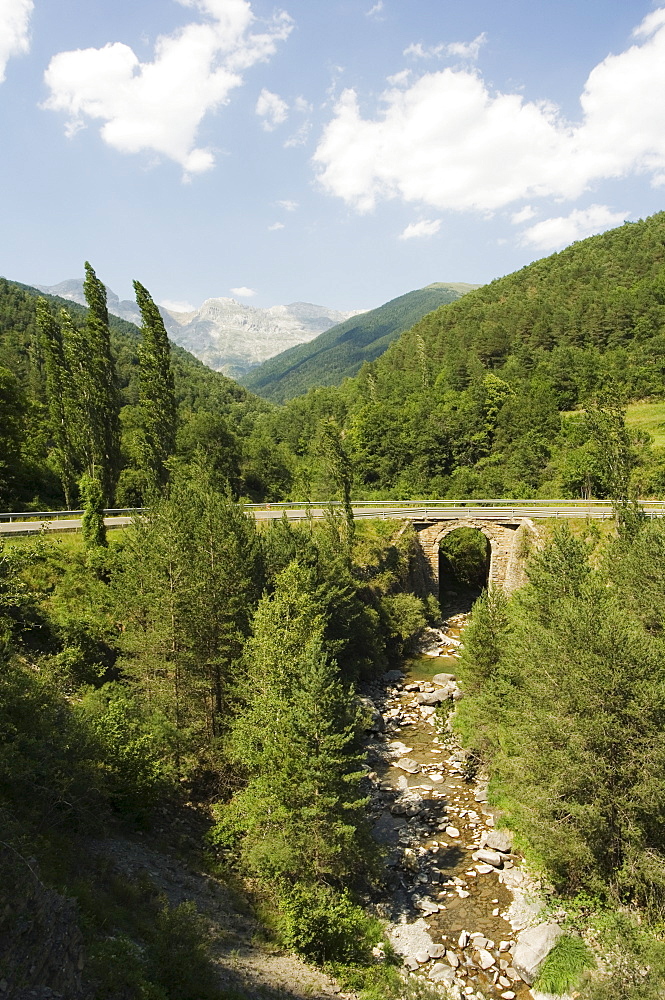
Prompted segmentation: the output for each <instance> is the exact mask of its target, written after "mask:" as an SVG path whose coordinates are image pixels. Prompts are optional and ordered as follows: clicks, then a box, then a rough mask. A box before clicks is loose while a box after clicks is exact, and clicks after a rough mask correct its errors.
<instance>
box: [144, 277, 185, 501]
mask: <svg viewBox="0 0 665 1000" xmlns="http://www.w3.org/2000/svg"><path fill="white" fill-rule="evenodd" d="M134 291H135V292H136V301H137V303H138V306H139V309H140V310H141V318H142V320H143V326H142V328H141V333H142V337H143V340H142V343H141V349H140V351H139V360H140V378H139V408H140V411H141V424H142V432H143V438H142V446H143V447H142V451H143V459H144V464H145V468H146V471H147V473H148V476H149V481H151V483H152V484H153V485H154V486H163V485H164V483H165V482H166V479H167V465H166V463H167V461H168V459H169V458H170V457H171V455H173V453H174V451H175V443H176V400H175V380H174V377H173V367H172V365H171V352H170V348H169V340H168V337H167V335H166V330H165V328H164V321H163V319H162V317H161V314H160V312H159V310H158V308H157V306H156V305H155V303H154V302H153V300H152V298H151V296H150V293H149V292H148V290H147V289H146V288H144V287H143V285H142V284H140V282H138V281H135V282H134Z"/></svg>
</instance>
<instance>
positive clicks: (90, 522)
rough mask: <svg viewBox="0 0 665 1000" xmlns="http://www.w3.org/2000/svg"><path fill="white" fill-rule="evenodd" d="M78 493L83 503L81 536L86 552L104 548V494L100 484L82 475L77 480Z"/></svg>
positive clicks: (96, 480) (105, 543) (105, 542)
mask: <svg viewBox="0 0 665 1000" xmlns="http://www.w3.org/2000/svg"><path fill="white" fill-rule="evenodd" d="M79 491H80V494H81V500H82V502H83V517H82V518H81V535H82V537H83V545H84V547H85V549H86V550H87V551H91V550H94V549H99V548H106V545H107V541H106V527H105V526H104V494H103V492H102V484H101V483H100V481H99V480H98V479H93V478H92V476H89V475H87V474H86V475H83V476H81V479H80V480H79Z"/></svg>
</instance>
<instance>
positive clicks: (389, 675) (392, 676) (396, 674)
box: [381, 670, 404, 684]
mask: <svg viewBox="0 0 665 1000" xmlns="http://www.w3.org/2000/svg"><path fill="white" fill-rule="evenodd" d="M381 680H382V681H385V682H386V684H394V683H395V682H396V681H401V680H404V674H403V673H402V671H401V670H386V672H385V674H383V675H382V677H381Z"/></svg>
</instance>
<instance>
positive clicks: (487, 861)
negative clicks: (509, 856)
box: [471, 851, 503, 868]
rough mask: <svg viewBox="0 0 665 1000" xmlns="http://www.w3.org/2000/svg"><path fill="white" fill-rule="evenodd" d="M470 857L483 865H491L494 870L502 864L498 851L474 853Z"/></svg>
mask: <svg viewBox="0 0 665 1000" xmlns="http://www.w3.org/2000/svg"><path fill="white" fill-rule="evenodd" d="M471 857H472V858H473V860H474V861H480V862H481V863H482V864H484V865H493V866H494V867H495V868H500V867H501V864H502V863H503V858H502V857H501V855H500V854H499V853H498V851H474V852H473V854H472V855H471Z"/></svg>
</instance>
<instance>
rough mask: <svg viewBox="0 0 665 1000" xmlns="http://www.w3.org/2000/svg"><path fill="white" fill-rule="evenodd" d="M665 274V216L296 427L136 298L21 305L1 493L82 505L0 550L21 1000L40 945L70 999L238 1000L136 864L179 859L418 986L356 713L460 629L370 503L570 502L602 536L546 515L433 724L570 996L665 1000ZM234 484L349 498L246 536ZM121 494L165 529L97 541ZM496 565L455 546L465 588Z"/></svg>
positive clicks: (9, 292) (484, 618)
mask: <svg viewBox="0 0 665 1000" xmlns="http://www.w3.org/2000/svg"><path fill="white" fill-rule="evenodd" d="M664 258H665V215H659V216H655V217H654V218H652V219H649V220H647V221H646V222H642V223H636V224H631V225H626V226H624V227H622V228H621V229H619V230H616V231H614V232H612V233H607V234H605V235H604V236H600V237H594V238H593V239H591V240H587V241H585V242H584V243H581V244H576V245H573V246H572V247H570V248H568V250H566V251H563V252H562V253H560V254H557V255H554V256H553V257H551V258H548V259H547V260H545V261H541V262H538V263H537V264H534V265H531V266H530V267H528V268H525V269H524V270H523V271H521V272H519V273H518V274H516V275H511V276H509V277H508V278H504V279H501V280H500V281H497V282H494V283H493V284H491V285H489V286H487V287H485V288H482V289H478V290H477V291H475V292H472V293H470V294H469V295H468V296H465V297H464V299H462V300H460V301H459V302H455V303H453V304H451V305H447V306H444V307H443V308H442V309H440V310H438V311H436V312H435V313H433V314H431V315H430V316H428V317H426V318H425V319H423V320H421V321H420V322H419V323H418V324H417V325H416V327H414V328H413V329H412V330H410V331H408V332H407V333H405V334H404V335H403V336H402V337H401V338H400V339H399V340H398V341H396V342H395V343H394V344H393V345H392V346H391V347H390V348H389V350H388V351H387V352H386V353H385V354H384V355H382V356H381V357H380V358H378V359H376V360H375V361H373V362H372V363H371V364H369V365H366V366H365V367H364V368H363V369H362V370H361V372H360V373H359V374H358V375H357V376H356V377H355V378H354V379H349V380H348V381H346V382H345V383H344V384H343V385H341V386H340V387H339V388H330V387H328V388H321V389H316V390H313V391H311V392H310V393H309V394H308V395H306V396H303V397H300V398H298V399H295V400H292V401H291V402H289V403H288V404H286V405H285V406H283V407H276V406H273V405H271V404H269V403H267V402H264V401H260V400H258V399H256V398H255V397H252V396H251V395H250V394H249V393H248V392H247V391H246V390H244V389H242V388H240V387H238V386H236V385H235V384H234V383H232V382H230V381H229V380H228V379H225V378H224V377H223V376H219V375H217V374H215V373H213V372H208V371H207V370H206V369H205V368H204V367H203V366H202V365H199V364H198V363H197V362H195V361H194V360H193V359H191V358H190V357H189V356H188V355H187V354H186V353H185V352H179V351H177V350H175V349H172V348H171V347H170V346H169V343H168V340H167V338H166V333H165V330H164V327H163V323H162V321H161V318H160V316H159V313H158V310H157V309H156V308H155V306H154V303H153V301H152V299H151V297H150V294H149V292H148V291H147V289H145V288H144V287H143V286H142V285H141V284H140V283H138V282H135V291H136V295H137V302H138V304H139V308H140V310H141V314H142V319H143V323H142V329H141V331H140V333H139V331H137V330H136V329H135V328H133V327H131V326H130V325H129V324H123V323H122V322H121V321H115V320H114V319H113V318H110V317H109V316H108V313H107V311H106V302H105V294H104V288H103V285H102V283H101V282H100V281H99V279H98V278H97V276H96V274H95V272H94V270H93V268H92V267H91V266H90V265H89V264H86V286H85V287H86V299H87V301H88V309H87V310H83V309H78V308H76V307H72V306H71V305H70V304H64V305H63V303H61V302H59V301H54V300H50V299H48V298H44V297H41V298H40V297H39V296H38V295H37V294H36V293H33V291H32V290H30V289H25V288H22V287H20V286H17V285H16V284H12V283H11V282H3V283H2V284H1V285H0V293H1V294H0V302H1V303H2V309H1V310H0V316H1V317H2V318H1V320H0V322H1V324H2V337H1V338H0V349H1V355H0V366H1V367H0V390H1V392H0V406H1V407H2V431H1V433H2V442H1V447H2V453H1V460H2V465H1V466H0V475H1V477H2V479H1V483H0V486H1V488H2V491H3V493H2V502H3V505H8V504H21V505H23V506H24V507H25V508H26V509H29V508H30V507H32V509H39V507H40V505H41V506H47V505H53V506H56V507H57V506H60V505H61V504H63V503H65V502H69V504H70V505H71V506H72V507H73V506H76V505H77V504H79V503H80V504H82V505H83V507H84V510H85V516H84V518H83V525H82V530H81V532H80V533H76V534H67V535H64V536H61V537H60V538H59V539H57V540H54V538H53V537H49V536H43V537H37V538H35V539H21V538H18V539H13V540H12V541H6V542H4V543H2V544H1V545H0V826H1V828H2V837H1V840H0V875H1V880H2V885H3V888H4V892H5V896H6V904H5V905H4V906H3V908H2V909H0V991H1V992H2V993H3V994H5V995H8V996H15V997H17V998H20V1000H24V998H28V997H29V996H30V992H29V990H30V988H31V987H32V986H34V985H35V983H38V984H42V983H43V981H44V980H41V981H38V980H36V979H35V976H37V975H40V974H41V971H42V967H41V966H39V967H38V963H37V964H36V959H35V956H36V955H40V956H42V955H45V954H46V955H47V957H48V955H49V954H50V955H57V956H58V960H57V962H55V965H53V964H52V965H51V966H48V968H47V963H46V959H44V962H45V963H46V964H44V965H43V975H44V977H46V978H48V986H49V989H52V990H54V991H55V995H56V996H58V995H59V996H67V997H69V998H75V1000H79V998H80V1000H92V998H95V1000H97V998H99V1000H134V998H137V1000H205V998H209V1000H215V998H224V1000H238V998H239V997H240V998H242V997H243V996H244V995H245V994H243V993H242V992H240V993H239V992H238V991H235V992H234V991H233V990H226V989H225V988H223V987H220V985H219V981H218V980H217V979H216V974H215V967H214V963H213V962H212V955H213V951H214V942H213V941H212V940H211V936H210V928H209V926H208V923H207V919H206V918H205V917H204V916H203V915H202V913H201V912H200V910H199V908H198V907H197V905H195V903H194V901H193V900H190V901H189V902H178V900H177V899H175V898H173V897H170V896H169V895H168V893H167V892H165V891H164V889H163V883H160V881H159V878H158V877H156V875H155V872H154V871H152V869H151V866H150V864H146V863H144V862H141V863H137V864H135V865H134V867H133V868H131V874H130V875H128V874H127V868H124V869H123V867H122V865H121V864H120V861H119V860H118V859H119V858H120V860H122V858H123V855H122V852H123V851H124V852H125V855H126V854H127V852H130V853H131V852H134V853H133V854H132V857H135V856H139V854H140V850H143V852H144V853H143V854H141V855H140V856H141V857H142V858H145V857H150V855H149V853H146V852H149V849H155V846H156V845H157V846H158V847H159V849H160V850H162V851H167V852H171V853H172V854H173V855H174V856H175V855H177V856H178V857H180V858H181V859H186V860H187V861H188V863H195V864H196V865H197V866H199V868H204V869H205V870H206V871H207V872H208V873H209V875H210V878H211V880H212V879H213V878H214V879H216V880H217V881H216V882H215V884H216V885H217V884H222V883H223V884H224V885H226V886H229V887H231V889H232V890H233V891H235V892H236V893H237V894H238V896H239V897H242V899H243V900H244V901H245V902H244V904H243V905H249V904H248V903H247V900H250V901H251V905H252V906H253V909H254V912H255V913H256V914H258V915H259V923H260V926H261V928H262V933H264V934H265V935H267V937H269V939H270V941H271V945H272V947H281V948H289V949H293V950H295V951H297V952H299V953H300V954H301V955H303V956H305V957H306V958H307V959H309V960H310V961H314V962H318V963H327V967H328V968H329V969H332V970H333V971H335V973H336V975H338V977H340V981H341V982H343V983H344V984H346V985H348V987H349V988H353V989H354V990H355V991H356V993H357V994H358V995H359V996H361V997H362V998H363V1000H391V998H397V997H405V996H410V997H413V998H414V1000H415V997H420V998H424V997H427V992H426V988H425V987H423V988H422V989H421V987H420V986H419V985H418V984H417V983H416V985H415V986H414V985H413V984H412V985H411V986H409V984H408V982H405V980H404V979H403V978H402V976H401V975H400V972H399V965H400V962H399V960H397V959H396V958H395V956H394V955H393V954H392V953H391V951H390V948H386V950H385V951H384V950H383V949H382V948H381V949H379V950H378V953H377V942H378V941H380V940H382V935H383V928H382V925H381V923H380V921H378V920H377V918H376V915H375V912H372V911H371V910H370V909H369V908H368V903H369V902H370V901H371V900H373V899H374V898H376V896H377V893H380V887H381V886H382V885H383V884H384V879H385V877H386V875H385V861H386V858H385V854H384V853H382V851H381V849H380V848H379V846H378V845H377V844H376V843H375V842H374V840H373V839H372V838H371V837H370V835H369V824H368V798H367V795H368V786H367V782H364V781H363V776H364V774H366V772H367V771H368V767H367V765H365V764H364V760H363V740H364V739H365V738H366V737H365V736H364V732H365V730H366V729H367V728H368V726H369V723H370V722H371V720H370V719H369V717H368V708H367V706H366V704H364V703H363V702H362V700H361V699H360V698H359V697H358V695H359V693H360V692H361V691H362V690H363V685H364V684H366V683H368V682H370V681H376V680H377V679H378V678H379V677H380V676H381V675H382V674H383V672H384V671H386V669H388V668H391V667H395V666H397V665H403V664H404V661H405V657H406V656H407V655H408V654H409V652H410V650H411V649H412V648H413V645H414V643H415V642H416V641H417V639H418V637H419V635H421V633H422V632H423V630H424V628H425V627H426V626H427V625H436V624H438V623H440V620H441V614H442V612H441V608H440V607H439V605H438V602H437V601H436V600H435V599H434V597H433V596H432V595H431V594H430V593H429V591H428V586H427V580H426V576H425V575H424V573H423V569H422V565H421V563H420V561H419V558H420V557H419V551H418V546H417V542H416V538H415V535H414V533H413V532H412V530H411V529H410V528H409V527H408V526H405V525H400V524H399V523H392V522H390V521H388V522H378V521H377V522H366V523H356V522H355V521H354V518H353V510H352V505H351V500H352V499H353V497H354V496H360V495H362V494H365V495H367V494H369V495H374V496H391V495H395V494H397V493H402V495H408V496H424V497H427V496H433V495H440V496H456V497H461V498H463V497H467V496H473V495H479V494H483V493H484V494H485V495H488V494H493V495H495V496H501V495H507V496H510V495H514V496H538V495H541V496H542V495H544V494H547V493H550V494H555V495H556V494H558V495H563V496H566V495H568V496H580V495H582V496H588V495H593V496H600V497H607V498H609V499H611V500H612V501H613V502H614V504H615V513H616V519H615V522H614V523H613V524H612V525H609V526H607V525H604V526H603V530H602V531H601V530H597V529H594V528H593V527H592V526H591V525H589V524H586V523H577V524H574V525H572V526H571V527H564V528H561V527H556V528H552V529H551V530H550V527H549V526H547V525H544V526H542V528H543V530H542V532H541V544H540V545H539V546H534V547H533V549H532V551H531V552H527V551H526V549H525V551H524V553H523V556H524V559H525V560H526V561H527V575H528V583H527V584H526V585H525V586H524V587H523V588H522V589H521V590H519V591H517V593H515V594H513V595H512V596H510V597H506V596H505V595H503V594H500V593H498V592H495V591H491V592H490V593H487V594H484V595H483V596H482V597H481V598H480V599H479V600H478V601H477V603H476V604H475V606H474V610H473V613H472V616H471V621H470V625H469V627H468V630H467V633H466V636H465V651H464V653H463V655H462V658H461V660H460V661H459V663H460V682H461V684H462V687H463V691H464V697H463V698H462V700H461V701H460V702H459V705H458V706H457V708H456V709H455V711H454V713H453V714H452V717H449V715H448V712H449V710H451V709H452V702H450V703H448V704H446V705H445V706H441V707H440V708H438V709H436V710H435V711H436V714H437V719H438V723H437V724H438V726H439V732H440V734H441V738H442V739H444V740H445V739H450V740H452V739H454V733H455V732H456V733H457V734H458V735H459V737H460V738H461V740H462V743H463V745H464V748H465V749H464V752H463V759H464V768H463V773H462V777H463V778H466V780H472V778H473V776H474V774H476V773H477V772H478V771H488V772H489V776H490V796H491V798H492V801H493V803H494V804H495V806H496V807H497V808H498V809H500V810H501V816H502V821H503V822H505V823H506V824H507V825H509V826H510V827H511V829H512V830H513V831H514V832H515V835H516V837H517V842H518V846H519V848H520V849H521V850H522V852H523V853H524V854H525V856H526V858H527V861H528V863H529V865H531V866H532V867H533V869H534V870H536V871H538V872H539V873H540V874H541V876H542V880H543V883H544V884H545V886H546V894H547V898H548V905H549V908H550V911H551V912H552V913H553V914H554V916H555V917H556V919H557V920H559V921H560V922H561V923H562V924H563V925H564V926H565V929H566V935H565V936H564V939H563V941H564V943H563V944H562V945H561V948H560V949H559V954H560V956H562V958H561V960H562V962H563V964H564V965H565V964H566V962H567V963H568V965H567V967H566V968H567V970H568V971H567V972H566V970H565V969H564V972H563V973H562V972H560V973H559V978H558V979H556V982H558V983H560V984H561V983H566V984H568V985H570V986H571V989H572V988H573V987H574V989H575V990H576V993H577V995H578V996H579V997H583V998H584V1000H600V998H601V997H605V996H608V995H616V996H617V997H621V998H622V1000H657V998H662V997H663V995H664V991H665V985H664V984H665V942H664V935H663V926H664V921H665V876H664V875H663V871H664V870H665V815H664V814H663V802H664V801H665V800H664V797H663V792H664V791H665V790H664V789H663V774H664V773H665V771H664V766H665V741H664V739H663V727H664V723H665V700H664V695H665V676H664V674H663V635H664V624H665V621H664V615H665V604H664V602H663V593H664V592H665V555H664V554H665V529H663V527H662V526H661V525H660V522H652V521H649V520H647V519H646V518H645V517H644V516H643V514H642V512H641V509H640V505H639V502H638V499H637V495H639V494H641V495H642V496H644V495H645V494H651V493H653V494H655V495H662V493H663V492H664V488H663V485H662V484H663V482H665V480H663V472H664V470H665V460H664V459H663V456H662V455H661V454H660V452H659V451H658V449H657V448H656V447H655V446H654V445H653V444H652V443H651V442H650V441H649V439H648V437H647V436H646V435H644V434H641V435H639V434H634V433H631V432H630V431H629V430H628V429H627V427H626V424H625V420H624V406H625V404H626V403H627V402H629V401H631V400H635V399H652V400H660V399H662V373H663V372H662V366H663V357H665V353H663V350H662V348H663V344H665V341H664V340H663V325H664V321H665V313H664V311H663V310H664V308H665V284H664V283H663V274H664V272H663V261H664ZM247 496H249V497H258V498H266V499H279V498H281V497H291V498H294V499H306V498H310V497H311V498H322V499H325V498H330V497H337V498H339V499H340V500H342V501H343V503H342V504H339V505H337V506H332V505H331V506H330V508H329V509H328V510H327V513H326V516H325V517H324V518H323V519H322V521H320V522H318V523H315V522H313V521H311V520H306V521H304V522H303V523H301V524H297V525H293V524H290V523H289V522H288V521H287V520H286V519H281V520H280V519H277V520H275V521H273V522H271V523H265V524H257V523H256V522H255V520H254V519H253V518H252V517H250V516H248V515H247V514H246V513H245V512H244V511H243V509H242V506H241V505H239V504H238V503H237V502H236V501H237V499H238V498H241V497H247ZM111 503H116V504H123V505H124V504H127V505H134V504H139V503H140V504H143V503H147V504H148V509H147V511H145V513H144V514H143V515H142V516H140V517H137V518H136V520H135V521H134V523H133V524H132V525H131V526H130V527H128V528H126V529H123V530H122V531H117V532H113V533H110V534H109V537H107V534H106V531H105V528H104V522H103V509H104V507H105V506H109V504H111ZM474 544H475V543H474V542H472V543H471V544H470V545H469V546H467V547H466V548H465V546H464V545H461V547H458V549H457V550H455V551H454V546H453V547H452V548H451V549H450V550H449V556H450V558H451V559H454V560H456V561H457V562H458V563H459V565H461V566H465V572H467V576H468V579H469V580H471V579H472V578H473V577H474V559H476V556H474V552H473V546H474ZM476 548H477V547H476ZM477 551H478V552H480V549H477ZM481 556H482V558H485V556H486V551H485V548H484V547H483V551H482V553H481ZM456 704H457V703H456ZM460 770H461V771H462V769H460ZM137 845H143V846H142V847H139V846H137ZM124 860H126V856H125V858H124ZM130 867H131V866H130ZM137 869H138V870H139V874H138V875H137ZM123 872H124V874H123ZM231 889H229V891H231ZM213 891H214V887H213V886H212V882H211V883H210V886H209V888H208V889H207V890H206V892H209V893H213ZM203 895H205V894H202V896H201V897H200V898H203ZM566 949H568V950H567V951H566ZM40 961H41V959H40ZM571 968H572V969H573V972H571V971H570V970H571ZM585 969H590V970H592V973H591V974H587V973H585ZM35 970H37V971H35ZM564 973H565V974H564ZM573 973H574V975H573ZM571 977H572V978H571ZM3 984H4V985H3ZM409 990H411V993H410V994H409ZM414 990H415V992H413V991H414ZM608 990H610V991H611V992H610V993H608ZM47 995H48V996H52V995H53V994H52V993H49V994H45V995H44V996H45V997H46V996H47ZM430 995H431V994H430ZM436 995H437V996H440V995H441V994H440V993H439V994H436ZM476 995H477V994H476Z"/></svg>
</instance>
